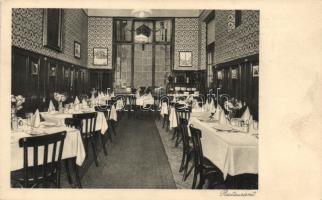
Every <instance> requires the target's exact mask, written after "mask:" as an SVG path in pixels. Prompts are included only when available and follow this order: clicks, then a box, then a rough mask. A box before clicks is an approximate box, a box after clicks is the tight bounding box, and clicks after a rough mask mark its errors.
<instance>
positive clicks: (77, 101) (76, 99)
mask: <svg viewBox="0 0 322 200" xmlns="http://www.w3.org/2000/svg"><path fill="white" fill-rule="evenodd" d="M74 104H76V105H77V104H79V99H78V97H77V96H76V98H75V101H74Z"/></svg>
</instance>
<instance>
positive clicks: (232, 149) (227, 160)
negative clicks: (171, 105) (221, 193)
mask: <svg viewBox="0 0 322 200" xmlns="http://www.w3.org/2000/svg"><path fill="white" fill-rule="evenodd" d="M189 125H192V126H193V127H195V128H198V129H200V130H201V131H202V137H201V143H202V147H203V153H204V156H205V157H207V158H208V159H209V160H210V161H212V162H213V163H214V164H215V165H216V166H217V167H218V168H219V169H220V170H221V171H222V172H223V175H224V178H226V177H227V175H228V174H229V175H231V176H235V175H238V174H244V173H251V174H257V173H258V122H256V121H254V120H253V119H252V115H251V114H250V112H249V108H248V107H247V108H246V110H245V111H244V113H243V115H242V116H241V117H240V118H229V115H225V113H224V111H223V109H222V108H221V107H220V105H218V106H217V108H216V109H215V110H208V111H203V112H192V113H191V117H190V120H189ZM189 135H190V130H189ZM213 152H217V153H216V154H214V153H213Z"/></svg>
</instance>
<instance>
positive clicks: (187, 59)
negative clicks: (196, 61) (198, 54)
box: [179, 51, 192, 67]
mask: <svg viewBox="0 0 322 200" xmlns="http://www.w3.org/2000/svg"><path fill="white" fill-rule="evenodd" d="M179 66H180V67H192V52H191V51H179Z"/></svg>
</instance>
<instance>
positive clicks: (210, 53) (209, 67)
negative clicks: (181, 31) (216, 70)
mask: <svg viewBox="0 0 322 200" xmlns="http://www.w3.org/2000/svg"><path fill="white" fill-rule="evenodd" d="M214 46H215V45H214V43H211V44H209V45H208V46H207V87H212V84H213V70H212V65H213V63H214V62H213V60H214Z"/></svg>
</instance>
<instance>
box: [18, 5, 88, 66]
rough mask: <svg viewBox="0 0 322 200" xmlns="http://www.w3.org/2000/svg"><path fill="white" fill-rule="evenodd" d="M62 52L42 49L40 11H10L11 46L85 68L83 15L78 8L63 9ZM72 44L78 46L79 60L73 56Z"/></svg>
mask: <svg viewBox="0 0 322 200" xmlns="http://www.w3.org/2000/svg"><path fill="white" fill-rule="evenodd" d="M63 16H64V17H63V24H62V27H63V30H64V31H63V32H62V35H63V51H62V52H57V51H55V50H51V49H49V48H46V47H44V46H43V41H42V32H43V28H42V27H43V9H34V8H18V9H12V45H14V46H17V47H20V48H24V49H27V50H30V51H33V52H36V53H40V54H43V55H46V56H50V57H53V58H56V59H60V60H63V61H66V62H70V63H73V64H76V65H81V66H87V55H86V54H87V52H86V51H87V43H88V42H87V34H83V33H84V32H85V33H86V32H87V15H86V14H85V13H84V12H83V10H81V9H64V14H63ZM74 41H77V42H79V43H80V44H81V58H80V59H77V58H75V57H74Z"/></svg>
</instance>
